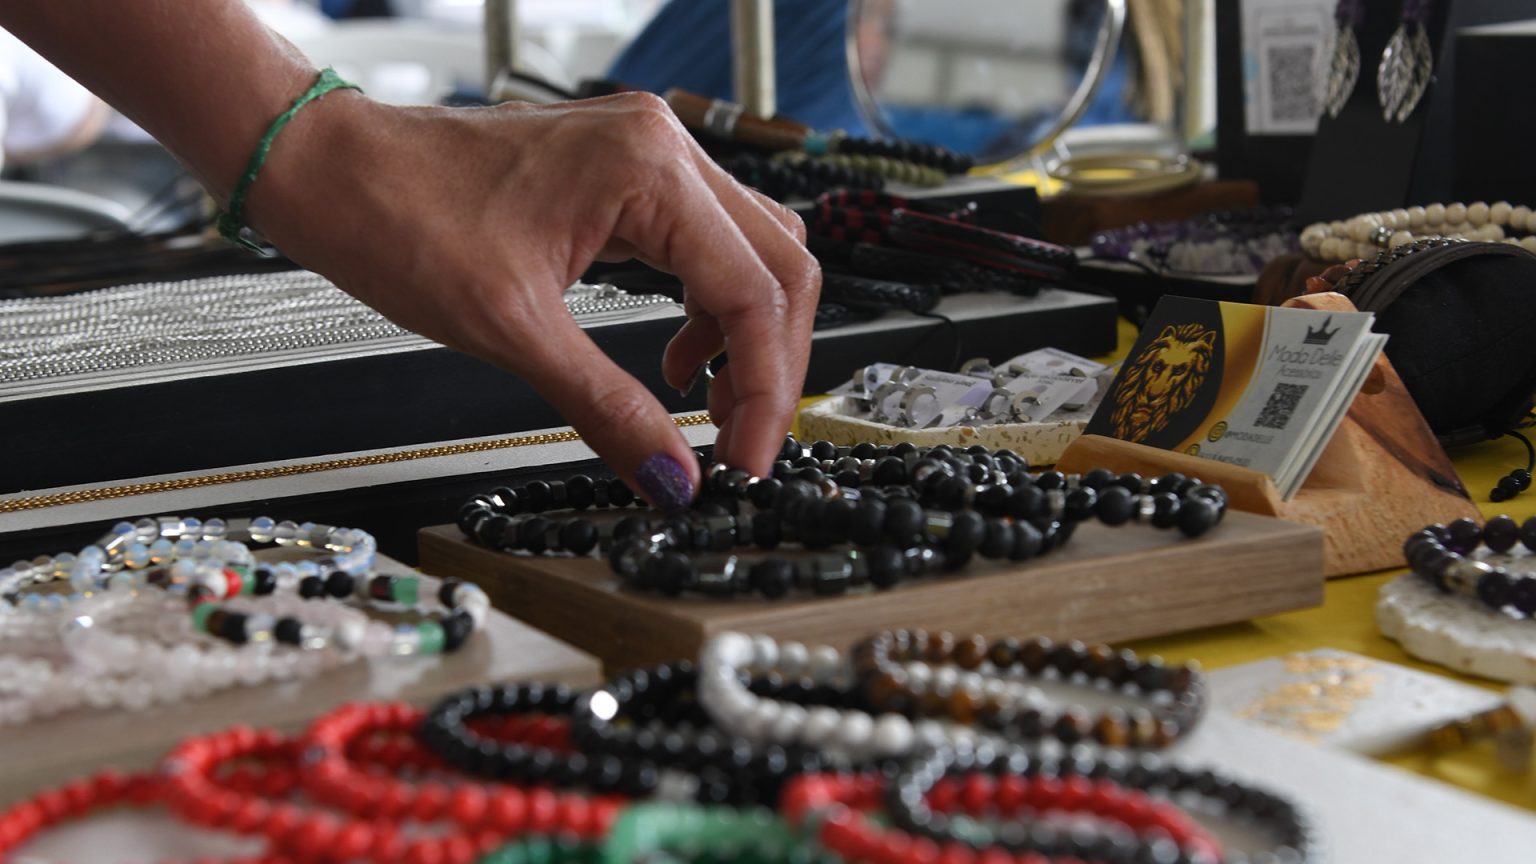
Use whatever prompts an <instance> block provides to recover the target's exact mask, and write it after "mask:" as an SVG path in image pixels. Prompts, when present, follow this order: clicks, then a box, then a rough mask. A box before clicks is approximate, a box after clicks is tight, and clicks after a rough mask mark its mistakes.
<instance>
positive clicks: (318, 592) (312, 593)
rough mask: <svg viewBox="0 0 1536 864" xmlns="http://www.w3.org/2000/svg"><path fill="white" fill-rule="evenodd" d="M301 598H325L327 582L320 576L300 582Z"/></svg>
mask: <svg viewBox="0 0 1536 864" xmlns="http://www.w3.org/2000/svg"><path fill="white" fill-rule="evenodd" d="M299 596H300V597H303V598H304V599H305V600H313V599H315V598H316V597H324V596H325V580H324V579H321V578H320V577H319V576H305V577H304V578H303V579H300V580H299Z"/></svg>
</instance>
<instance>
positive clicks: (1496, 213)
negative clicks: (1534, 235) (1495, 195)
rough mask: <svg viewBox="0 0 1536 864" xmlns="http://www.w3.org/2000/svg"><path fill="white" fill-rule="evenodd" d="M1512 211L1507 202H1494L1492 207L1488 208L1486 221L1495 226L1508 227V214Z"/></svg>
mask: <svg viewBox="0 0 1536 864" xmlns="http://www.w3.org/2000/svg"><path fill="white" fill-rule="evenodd" d="M1514 209H1515V208H1513V207H1511V206H1510V204H1509V202H1508V201H1495V202H1493V206H1492V207H1489V208H1488V221H1489V222H1492V223H1493V224H1495V225H1508V224H1509V214H1510V213H1512V212H1514Z"/></svg>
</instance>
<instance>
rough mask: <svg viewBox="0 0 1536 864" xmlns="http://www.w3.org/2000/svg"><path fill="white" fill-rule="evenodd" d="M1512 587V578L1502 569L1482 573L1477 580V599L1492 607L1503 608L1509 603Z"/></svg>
mask: <svg viewBox="0 0 1536 864" xmlns="http://www.w3.org/2000/svg"><path fill="white" fill-rule="evenodd" d="M1512 587H1513V580H1511V579H1510V578H1509V574H1508V573H1505V572H1504V571H1503V570H1494V571H1492V572H1490V573H1484V574H1483V575H1482V576H1480V577H1478V580H1477V599H1479V600H1481V601H1483V603H1485V604H1487V605H1488V606H1489V607H1491V608H1493V609H1503V608H1504V607H1505V606H1508V605H1509V601H1510V595H1511V594H1512V593H1513V592H1512V591H1511V589H1512Z"/></svg>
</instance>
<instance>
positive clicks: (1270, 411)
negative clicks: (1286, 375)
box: [1253, 384, 1307, 429]
mask: <svg viewBox="0 0 1536 864" xmlns="http://www.w3.org/2000/svg"><path fill="white" fill-rule="evenodd" d="M1305 395H1307V385H1305V384H1276V385H1275V392H1273V393H1271V394H1269V401H1268V402H1265V403H1264V410H1263V411H1260V412H1259V419H1257V420H1255V421H1253V425H1255V426H1263V427H1264V428H1265V429H1284V428H1285V424H1287V423H1289V422H1291V415H1292V414H1295V413H1296V406H1297V405H1300V404H1301V397H1303V396H1305Z"/></svg>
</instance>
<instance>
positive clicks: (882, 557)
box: [865, 546, 905, 589]
mask: <svg viewBox="0 0 1536 864" xmlns="http://www.w3.org/2000/svg"><path fill="white" fill-rule="evenodd" d="M865 558H866V561H867V562H868V566H869V581H870V584H872V585H874V586H875V587H876V588H881V589H885V588H890V587H892V586H894V585H895V584H896V583H897V582H900V581H901V577H902V575H903V574H904V573H905V564H904V563H903V561H902V556H901V550H900V549H897V548H896V547H894V546H875V547H874V548H872V549H870V550H869V551H868V552H867V553H866V555H865Z"/></svg>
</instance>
